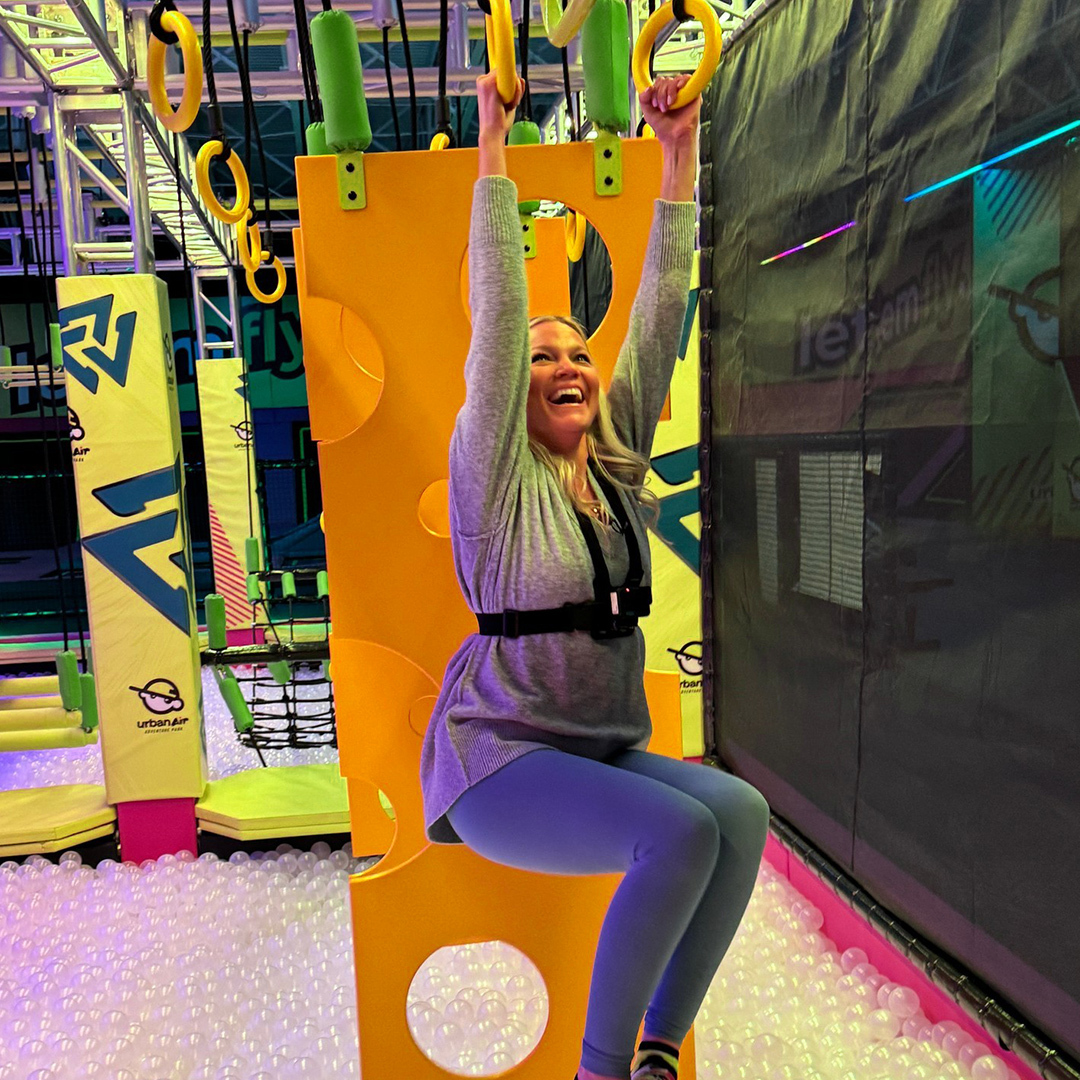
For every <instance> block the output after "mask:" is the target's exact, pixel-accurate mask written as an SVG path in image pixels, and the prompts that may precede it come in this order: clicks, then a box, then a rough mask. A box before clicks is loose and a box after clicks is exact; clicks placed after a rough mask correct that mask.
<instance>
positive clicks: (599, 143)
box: [593, 131, 622, 195]
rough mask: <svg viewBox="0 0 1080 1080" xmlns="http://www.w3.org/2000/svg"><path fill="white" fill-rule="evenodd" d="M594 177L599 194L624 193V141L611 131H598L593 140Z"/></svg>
mask: <svg viewBox="0 0 1080 1080" xmlns="http://www.w3.org/2000/svg"><path fill="white" fill-rule="evenodd" d="M593 178H594V180H595V183H596V194H597V195H621V194H622V141H621V140H620V139H619V136H618V135H613V134H612V133H611V132H610V131H598V132H597V134H596V138H595V140H594V141H593Z"/></svg>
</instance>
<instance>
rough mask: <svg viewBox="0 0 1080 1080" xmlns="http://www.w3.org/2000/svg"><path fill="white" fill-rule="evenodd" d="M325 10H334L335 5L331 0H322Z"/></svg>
mask: <svg viewBox="0 0 1080 1080" xmlns="http://www.w3.org/2000/svg"><path fill="white" fill-rule="evenodd" d="M322 9H323V11H333V10H334V9H333V7H332V6H331V4H330V0H322Z"/></svg>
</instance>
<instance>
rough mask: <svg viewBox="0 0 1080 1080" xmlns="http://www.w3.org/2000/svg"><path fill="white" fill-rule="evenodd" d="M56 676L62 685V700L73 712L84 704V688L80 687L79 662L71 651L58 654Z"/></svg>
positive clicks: (69, 710)
mask: <svg viewBox="0 0 1080 1080" xmlns="http://www.w3.org/2000/svg"><path fill="white" fill-rule="evenodd" d="M56 674H57V679H58V681H59V683H60V700H61V701H62V702H63V704H64V708H65V709H67V710H68V712H71V711H72V710H74V709H78V708H79V707H80V706H81V704H82V688H81V687H80V686H79V661H78V659H77V658H76V656H75V654H74V653H73V652H72V651H71V650H70V649H65V650H64V652H58V653H57V654H56Z"/></svg>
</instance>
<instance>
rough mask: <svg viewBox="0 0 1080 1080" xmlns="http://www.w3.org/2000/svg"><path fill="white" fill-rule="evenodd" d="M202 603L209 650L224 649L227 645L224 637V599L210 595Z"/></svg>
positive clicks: (226, 639)
mask: <svg viewBox="0 0 1080 1080" xmlns="http://www.w3.org/2000/svg"><path fill="white" fill-rule="evenodd" d="M204 603H205V606H206V637H207V643H208V644H209V646H210V648H211V649H224V648H225V646H226V645H227V644H228V638H227V637H226V635H225V597H224V596H219V595H218V594H217V593H210V594H209V595H208V596H207V597H206V600H205V601H204Z"/></svg>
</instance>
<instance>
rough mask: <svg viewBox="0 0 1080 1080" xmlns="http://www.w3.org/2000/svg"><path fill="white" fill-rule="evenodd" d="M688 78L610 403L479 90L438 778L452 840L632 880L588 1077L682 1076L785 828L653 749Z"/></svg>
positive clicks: (499, 858) (432, 758) (433, 814)
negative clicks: (652, 664)
mask: <svg viewBox="0 0 1080 1080" xmlns="http://www.w3.org/2000/svg"><path fill="white" fill-rule="evenodd" d="M685 82H686V78H685V76H684V77H680V78H678V79H670V78H662V79H658V80H657V81H656V83H655V85H654V86H651V87H649V88H648V89H647V90H645V91H643V92H642V93H641V95H640V101H641V107H642V110H643V112H644V114H645V118H646V119H647V120H648V122H649V124H650V125H651V126H652V128H653V130H654V131H655V132H656V137H657V139H658V140H659V141H660V143H661V144H662V146H663V154H664V168H663V180H662V183H661V188H660V197H659V199H657V201H656V204H655V210H654V217H653V224H652V232H651V235H650V238H649V244H648V250H647V253H646V256H645V263H644V268H643V270H642V276H641V284H640V286H639V288H638V293H637V298H636V300H635V303H634V306H633V310H632V313H631V317H630V326H629V329H628V333H627V336H626V340H625V343H624V344H623V347H622V350H621V352H620V355H619V359H618V363H617V365H616V367H615V371H614V374H613V377H612V380H611V385H610V387H609V389H608V391H607V393H606V394H605V393H604V391H603V390H601V388H600V380H599V376H598V374H597V371H596V369H595V368H594V366H593V363H592V360H591V358H590V355H589V345H588V342H587V340H586V334H585V331H584V329H583V328H582V327H581V326H580V325H578V324H577V323H576V322H574V321H573V320H572V319H567V318H563V317H559V316H541V317H539V318H534V319H532V320H531V321H530V320H529V319H528V317H527V306H526V305H527V297H526V283H525V269H524V262H523V258H522V251H521V226H520V223H519V219H518V209H517V201H518V199H517V189H516V187H515V185H514V184H513V183H512V182H511V181H510V180H509V179H508V178H507V175H506V153H505V149H504V144H505V139H506V135H507V133H508V131H509V129H510V126H511V124H512V122H513V117H514V110H515V109H516V107H517V104H518V101H519V100H520V98H521V91H522V87H521V84H520V80H519V86H518V92H517V95H516V96H515V98H514V100H513V101H512V102H510V103H509V104H504V103H503V101H502V98H501V97H500V96H499V93H498V91H497V88H496V76H495V75H494V74H491V75H486V76H482V77H481V78H480V79H478V80H477V96H478V104H479V114H480V177H479V179H478V180H477V183H476V187H475V191H474V195H473V206H472V224H471V233H470V241H469V287H470V298H471V301H470V302H471V306H472V323H473V332H472V343H471V347H470V350H469V355H468V358H467V360H466V362H465V380H466V388H467V389H466V399H465V406H464V408H463V409H462V410H461V412H460V414H459V415H458V418H457V425H456V427H455V429H454V434H453V438H452V440H451V445H450V522H451V532H452V537H453V548H454V558H455V561H456V568H457V574H458V580H459V582H460V583H461V587H462V590H463V592H464V594H465V598H466V600H467V601H468V603H469V606H470V607H471V608H472V609H473V610H474V611H476V612H478V613H481V614H479V615H478V621H479V623H480V629H479V633H477V634H473V635H470V636H469V637H468V638H467V639H466V641H465V642H464V644H463V645H462V646H461V648H460V649H459V650H458V651H457V653H456V654H455V656H454V657H453V658H452V659H451V661H450V663H449V665H448V666H447V669H446V675H445V679H444V681H443V684H442V691H441V693H440V695H439V700H438V702H437V704H436V706H435V710H434V712H433V714H432V718H431V722H430V725H429V727H428V730H427V734H426V737H425V740H424V749H423V757H422V763H421V781H422V785H423V791H424V802H425V819H426V824H427V833H428V836H429V838H430V839H431V840H433V841H435V842H437V843H448V844H452V843H465V844H466V845H468V846H469V847H470V848H471V849H472V850H474V851H475V852H477V853H478V854H480V855H481V856H483V857H485V858H487V859H491V860H493V861H494V862H498V863H503V864H505V865H508V866H514V867H518V868H521V869H526V870H534V871H539V872H542V873H552V874H601V873H623V874H624V875H625V876H624V878H623V880H622V882H621V883H620V885H619V888H618V889H617V891H616V893H615V895H614V898H613V899H612V902H611V906H610V908H609V909H608V913H607V915H606V917H605V921H604V924H603V930H602V932H601V934H600V940H599V945H598V948H597V952H596V958H595V961H594V964H593V972H592V981H591V988H590V995H589V1008H588V1016H587V1019H586V1024H585V1032H584V1039H583V1042H582V1054H581V1062H580V1068H579V1070H578V1074H577V1077H578V1080H627V1078H628V1077H631V1076H632V1077H633V1080H675V1078H676V1077H677V1073H678V1048H679V1046H680V1045H681V1044H682V1041H683V1039H684V1037H685V1036H686V1034H687V1032H688V1031H689V1030H690V1027H691V1025H692V1023H693V1020H694V1017H695V1015H696V1014H697V1011H698V1008H699V1007H700V1005H701V1002H702V1000H703V999H704V997H705V993H706V991H707V989H708V987H709V984H710V982H711V980H712V977H713V974H714V973H715V971H716V969H717V967H718V966H719V964H720V961H721V959H722V958H723V956H724V953H725V951H726V950H727V947H728V945H729V944H730V942H731V940H732V938H733V937H734V935H735V931H736V929H737V928H738V925H739V922H740V920H741V918H742V915H743V911H744V910H745V908H746V904H747V902H748V901H749V899H750V894H751V891H752V890H753V887H754V881H755V878H756V874H757V869H758V864H759V861H760V859H761V853H762V850H763V849H764V845H765V836H766V831H767V826H768V816H769V811H768V807H767V805H766V803H765V800H764V799H763V798H762V797H761V796H760V795H759V794H758V793H757V791H755V790H754V789H753V788H752V787H750V786H749V785H748V784H745V783H744V782H743V781H741V780H739V779H737V778H735V777H733V776H730V775H728V774H726V773H723V772H720V771H719V770H716V769H712V768H708V767H706V766H703V765H696V764H693V763H688V762H681V761H676V760H673V759H671V758H667V757H661V756H659V755H656V754H650V753H647V752H646V751H645V749H644V747H645V746H646V745H647V743H648V739H649V735H650V733H651V724H650V720H649V713H648V708H647V706H646V703H645V694H644V689H643V685H642V682H643V672H644V662H645V648H644V641H643V638H642V635H641V632H640V630H639V629H638V627H637V620H638V616H639V615H644V614H646V613H647V612H648V604H649V600H650V592H649V582H650V564H649V545H648V538H647V534H646V522H647V520H648V515H649V513H650V511H653V510H654V508H655V497H654V496H652V495H651V493H650V492H648V491H645V490H644V488H643V484H644V480H645V475H646V472H647V469H648V462H649V454H650V450H651V447H652V441H653V434H654V432H655V430H656V425H657V423H658V421H659V418H660V412H661V409H662V407H663V403H664V399H665V397H666V395H667V391H668V384H669V382H670V379H671V374H672V370H673V367H674V364H675V359H676V352H677V349H678V343H679V337H680V333H681V329H682V323H683V318H684V315H685V310H686V300H687V294H688V291H689V281H690V268H691V262H692V259H693V257H694V203H693V198H694V167H695V161H696V157H697V149H696V148H697V132H698V115H699V111H700V105H701V102H700V98H697V99H695V100H693V101H692V102H691V103H690V104H688V105H685V106H683V107H682V108H678V109H674V108H672V107H671V106H672V103H673V102H674V100H675V95H676V93H677V92H678V90H679V89H680V88H681V87H682V86H683V85H684V84H685ZM539 751H543V753H540V752H539ZM584 960H585V958H584V957H583V958H582V961H583V962H584ZM643 1015H644V1017H645V1038H644V1040H643V1041H642V1043H641V1044H640V1045H639V1047H638V1048H637V1053H636V1054H635V1052H634V1040H635V1037H636V1035H637V1031H638V1026H639V1024H640V1022H641V1018H642V1016H643Z"/></svg>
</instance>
